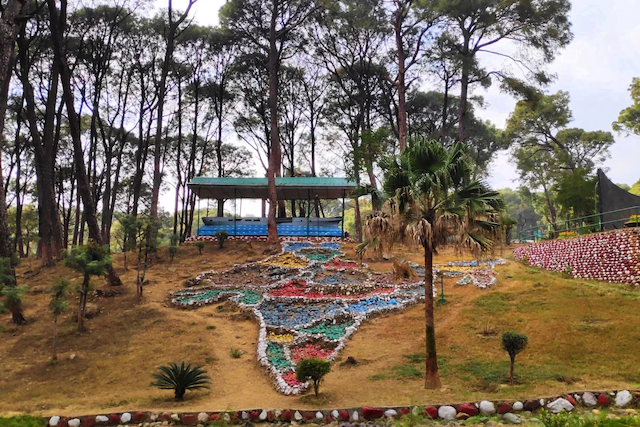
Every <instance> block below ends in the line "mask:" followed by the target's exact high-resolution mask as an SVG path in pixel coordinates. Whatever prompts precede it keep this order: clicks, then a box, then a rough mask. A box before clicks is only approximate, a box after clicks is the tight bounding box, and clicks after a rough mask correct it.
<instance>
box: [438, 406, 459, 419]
mask: <svg viewBox="0 0 640 427" xmlns="http://www.w3.org/2000/svg"><path fill="white" fill-rule="evenodd" d="M438 417H440V418H442V419H443V420H452V419H454V418H455V417H456V408H454V407H453V406H446V405H445V406H441V407H439V408H438Z"/></svg>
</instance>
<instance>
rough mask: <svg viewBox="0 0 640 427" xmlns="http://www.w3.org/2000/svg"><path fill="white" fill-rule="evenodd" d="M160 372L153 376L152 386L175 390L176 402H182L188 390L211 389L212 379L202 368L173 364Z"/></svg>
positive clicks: (163, 367) (164, 367) (160, 369)
mask: <svg viewBox="0 0 640 427" xmlns="http://www.w3.org/2000/svg"><path fill="white" fill-rule="evenodd" d="M158 370H159V372H155V373H153V374H151V376H152V377H153V378H154V379H155V381H154V382H152V383H151V386H152V387H158V388H159V389H162V390H173V391H174V392H175V398H176V400H182V399H183V398H184V394H185V392H186V391H187V390H199V389H203V388H210V387H209V384H211V381H210V380H211V378H209V376H208V375H207V371H205V370H204V369H202V367H201V366H191V364H188V365H186V364H185V362H184V361H182V362H181V363H180V365H178V364H176V363H174V362H171V363H169V365H168V366H160V367H159V368H158Z"/></svg>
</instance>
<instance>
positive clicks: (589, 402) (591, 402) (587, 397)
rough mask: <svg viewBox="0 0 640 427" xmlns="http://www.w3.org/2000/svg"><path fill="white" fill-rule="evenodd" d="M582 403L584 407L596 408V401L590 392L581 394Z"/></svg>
mask: <svg viewBox="0 0 640 427" xmlns="http://www.w3.org/2000/svg"><path fill="white" fill-rule="evenodd" d="M582 401H583V402H584V404H585V406H596V405H597V404H598V399H597V398H596V397H595V396H594V395H593V393H591V392H590V391H587V392H584V393H583V394H582Z"/></svg>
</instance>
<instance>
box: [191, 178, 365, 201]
mask: <svg viewBox="0 0 640 427" xmlns="http://www.w3.org/2000/svg"><path fill="white" fill-rule="evenodd" d="M188 186H189V188H190V189H191V190H192V191H193V192H194V193H195V194H197V195H198V197H200V198H201V199H268V198H269V194H268V191H267V178H210V177H204V176H197V177H195V178H193V179H192V180H191V182H189V184H188ZM355 187H356V183H355V182H352V181H349V180H347V179H346V178H333V177H330V178H327V177H284V178H276V192H277V194H278V200H291V199H296V200H304V199H307V198H311V199H315V198H316V197H317V198H320V199H340V198H342V197H345V196H349V193H350V192H351V190H353V189H354V188H355Z"/></svg>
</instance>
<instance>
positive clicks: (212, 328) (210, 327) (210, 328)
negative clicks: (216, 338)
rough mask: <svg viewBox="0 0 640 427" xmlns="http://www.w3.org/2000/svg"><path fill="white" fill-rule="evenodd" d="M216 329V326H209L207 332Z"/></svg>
mask: <svg viewBox="0 0 640 427" xmlns="http://www.w3.org/2000/svg"><path fill="white" fill-rule="evenodd" d="M214 329H216V326H215V325H207V330H208V331H213V330H214Z"/></svg>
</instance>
